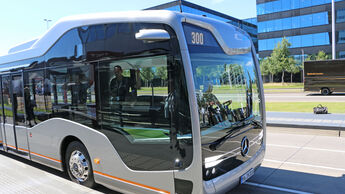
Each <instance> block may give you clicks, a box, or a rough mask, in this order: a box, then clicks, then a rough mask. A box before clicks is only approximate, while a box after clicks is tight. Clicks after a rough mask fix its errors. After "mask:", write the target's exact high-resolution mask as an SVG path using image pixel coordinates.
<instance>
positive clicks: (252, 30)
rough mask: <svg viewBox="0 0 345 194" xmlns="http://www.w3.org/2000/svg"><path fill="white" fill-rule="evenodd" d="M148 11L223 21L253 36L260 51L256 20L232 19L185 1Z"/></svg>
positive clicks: (151, 8)
mask: <svg viewBox="0 0 345 194" xmlns="http://www.w3.org/2000/svg"><path fill="white" fill-rule="evenodd" d="M146 10H170V11H178V12H180V11H182V12H186V13H192V14H196V15H203V16H206V17H209V18H214V19H217V20H221V21H224V22H227V23H230V24H232V25H234V26H237V27H239V28H241V29H243V30H245V31H246V32H248V34H249V35H250V36H251V38H252V40H253V43H254V46H255V48H256V51H258V37H257V26H256V25H255V22H256V20H255V18H250V19H248V21H245V20H240V19H237V18H234V17H231V16H229V15H226V14H223V13H220V12H217V11H214V10H211V9H208V8H206V7H202V6H200V5H196V4H194V3H190V2H188V1H184V0H177V1H172V2H169V3H165V4H162V5H157V6H154V7H150V8H147V9H146Z"/></svg>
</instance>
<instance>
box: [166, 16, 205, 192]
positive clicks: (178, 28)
mask: <svg viewBox="0 0 345 194" xmlns="http://www.w3.org/2000/svg"><path fill="white" fill-rule="evenodd" d="M184 20H185V18H184V17H183V18H181V19H180V20H175V21H176V25H174V26H172V27H173V29H174V30H175V32H176V34H177V37H178V40H179V45H180V50H181V57H182V62H183V66H184V70H185V76H186V83H187V90H188V94H189V95H188V98H189V99H188V100H189V108H190V114H191V122H192V131H193V134H192V136H193V161H192V163H191V165H190V166H189V167H188V168H186V169H183V170H176V171H174V177H175V178H178V179H183V180H190V181H192V182H193V193H195V194H199V193H202V170H201V169H202V158H201V134H200V124H199V113H198V107H197V106H195V104H197V100H196V96H195V95H194V94H195V88H194V79H193V74H192V66H191V61H190V57H189V52H188V47H187V44H186V43H187V41H186V39H185V35H184V31H183V27H182V23H181V21H184Z"/></svg>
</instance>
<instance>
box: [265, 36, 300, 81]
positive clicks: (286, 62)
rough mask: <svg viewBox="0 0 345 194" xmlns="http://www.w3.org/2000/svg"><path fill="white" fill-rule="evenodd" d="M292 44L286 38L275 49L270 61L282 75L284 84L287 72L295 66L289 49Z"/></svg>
mask: <svg viewBox="0 0 345 194" xmlns="http://www.w3.org/2000/svg"><path fill="white" fill-rule="evenodd" d="M290 46H291V43H290V42H289V41H288V40H287V39H286V38H285V37H284V38H283V39H282V41H281V42H279V43H278V44H277V45H276V46H275V47H274V49H273V52H272V54H271V57H270V60H271V64H273V65H274V66H275V68H276V69H277V70H278V71H279V72H281V73H282V77H281V79H282V83H284V76H285V72H287V71H288V69H290V67H291V66H293V65H295V64H296V62H295V60H294V59H293V58H292V57H291V56H290V51H289V47H290Z"/></svg>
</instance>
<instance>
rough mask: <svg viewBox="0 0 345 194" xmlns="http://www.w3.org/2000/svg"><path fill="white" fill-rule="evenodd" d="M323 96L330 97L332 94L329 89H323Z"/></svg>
mask: <svg viewBox="0 0 345 194" xmlns="http://www.w3.org/2000/svg"><path fill="white" fill-rule="evenodd" d="M321 94H322V95H329V94H331V91H330V90H329V88H321Z"/></svg>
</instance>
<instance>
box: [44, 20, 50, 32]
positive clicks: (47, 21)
mask: <svg viewBox="0 0 345 194" xmlns="http://www.w3.org/2000/svg"><path fill="white" fill-rule="evenodd" d="M43 21H45V22H46V23H47V30H48V29H49V22H51V21H52V20H49V19H43Z"/></svg>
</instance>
